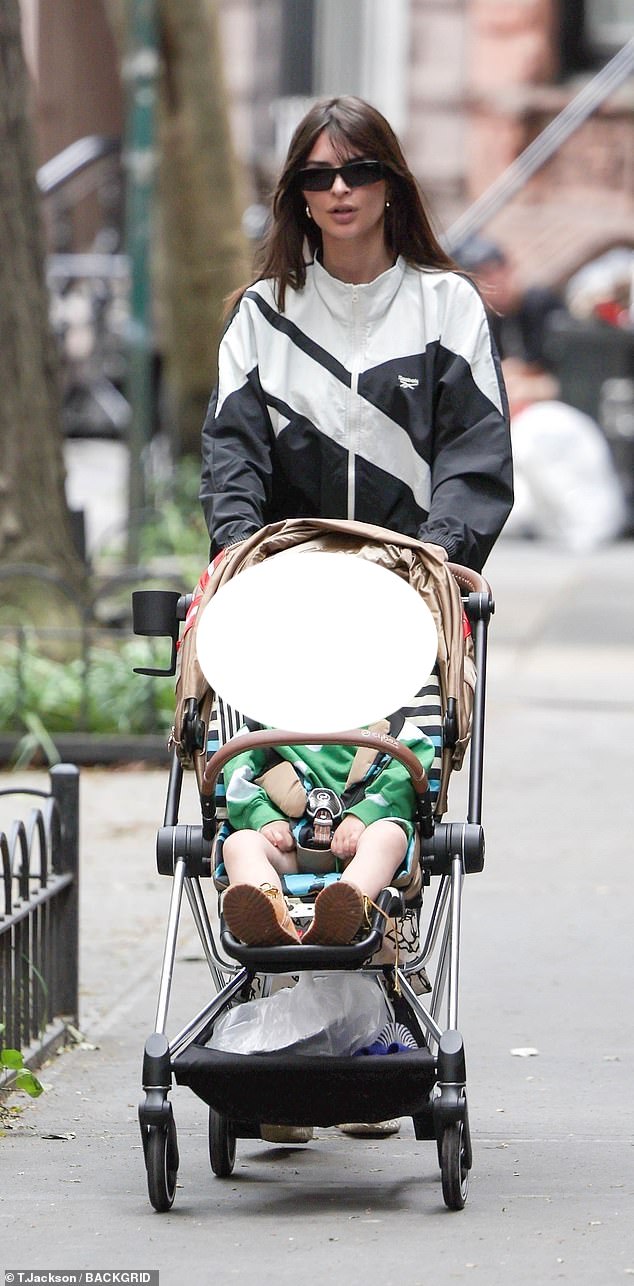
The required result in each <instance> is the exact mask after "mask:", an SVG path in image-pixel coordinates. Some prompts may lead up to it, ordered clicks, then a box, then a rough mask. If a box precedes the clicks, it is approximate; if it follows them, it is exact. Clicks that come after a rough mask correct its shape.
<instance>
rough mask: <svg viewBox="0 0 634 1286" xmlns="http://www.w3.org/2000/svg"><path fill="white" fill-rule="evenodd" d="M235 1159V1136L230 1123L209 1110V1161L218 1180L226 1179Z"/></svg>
mask: <svg viewBox="0 0 634 1286" xmlns="http://www.w3.org/2000/svg"><path fill="white" fill-rule="evenodd" d="M235 1159H236V1136H235V1134H234V1132H233V1130H232V1128H231V1122H230V1120H229V1118H228V1117H227V1116H223V1115H222V1113H221V1112H216V1111H215V1109H214V1108H213V1107H210V1109H209V1160H210V1162H211V1168H212V1170H213V1172H214V1174H215V1175H216V1177H217V1178H218V1179H228V1177H229V1175H230V1174H231V1173H232V1172H233V1167H234V1165H235Z"/></svg>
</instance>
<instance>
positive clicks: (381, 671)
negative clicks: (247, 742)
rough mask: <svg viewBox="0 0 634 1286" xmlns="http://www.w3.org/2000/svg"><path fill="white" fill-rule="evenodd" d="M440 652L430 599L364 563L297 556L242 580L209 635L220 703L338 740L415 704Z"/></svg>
mask: <svg viewBox="0 0 634 1286" xmlns="http://www.w3.org/2000/svg"><path fill="white" fill-rule="evenodd" d="M437 649H438V637H437V633H436V626H435V624H434V619H433V616H432V614H431V612H430V611H429V608H428V607H427V605H426V603H425V602H424V600H423V599H422V598H421V597H420V595H419V594H417V593H416V591H415V590H414V589H412V587H411V586H410V585H409V584H408V583H407V581H404V580H402V579H401V577H400V576H397V575H396V573H395V572H391V571H388V570H386V569H385V568H384V567H379V566H377V565H376V563H371V562H368V561H367V560H366V559H363V558H361V557H358V556H356V555H352V554H342V553H322V552H318V551H312V550H311V551H306V552H302V551H301V550H295V549H293V550H286V551H284V552H283V553H280V554H276V555H274V556H272V557H269V558H267V559H265V560H264V562H262V563H258V564H257V565H256V566H254V567H249V568H247V569H246V571H244V572H240V573H239V574H238V575H236V576H234V577H233V578H232V580H230V581H227V583H226V584H225V585H223V586H221V588H220V589H219V590H218V591H217V592H216V594H215V595H214V597H213V598H212V599H211V600H210V602H209V603H208V604H207V606H206V607H205V609H204V611H203V612H202V614H201V616H200V619H199V621H198V626H197V652H198V661H199V664H200V668H201V670H202V672H203V674H204V675H205V678H206V679H207V682H208V683H209V684H210V686H211V687H212V689H213V690H214V692H217V693H219V694H220V695H221V696H222V697H223V698H224V700H225V701H227V702H228V703H229V704H230V705H232V706H234V707H235V708H236V709H237V710H239V711H240V712H241V713H242V714H244V715H248V716H250V717H251V718H252V719H255V720H256V721H257V722H258V723H263V724H266V725H267V726H269V727H273V728H290V729H293V730H294V731H296V732H301V731H304V732H311V731H314V732H338V731H343V730H345V729H348V728H358V727H364V726H366V725H367V724H369V723H374V722H375V721H376V720H378V719H382V718H384V717H385V716H386V715H389V714H391V713H392V712H393V711H395V710H398V709H399V708H400V707H401V706H402V705H405V704H407V703H408V702H409V701H410V700H411V699H412V697H414V696H415V695H416V693H417V692H418V691H419V690H420V688H421V687H422V686H423V684H424V682H425V680H426V679H427V677H428V675H429V674H430V672H431V670H432V668H433V665H434V662H435V660H436V654H437Z"/></svg>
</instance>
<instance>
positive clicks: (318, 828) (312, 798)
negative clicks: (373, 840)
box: [306, 786, 343, 848]
mask: <svg viewBox="0 0 634 1286" xmlns="http://www.w3.org/2000/svg"><path fill="white" fill-rule="evenodd" d="M342 813H343V805H342V803H341V800H340V798H339V796H338V795H337V794H335V791H334V790H327V789H326V788H325V787H324V786H314V787H313V789H312V790H311V791H310V794H309V796H308V799H307V801H306V815H307V817H308V818H309V819H310V821H311V822H312V827H313V838H312V842H313V844H314V845H315V846H316V847H317V848H330V843H331V840H332V835H333V831H334V829H335V826H336V824H337V823H338V822H340V821H341V816H342Z"/></svg>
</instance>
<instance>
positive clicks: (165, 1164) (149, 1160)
mask: <svg viewBox="0 0 634 1286" xmlns="http://www.w3.org/2000/svg"><path fill="white" fill-rule="evenodd" d="M145 1165H146V1169H147V1186H148V1193H149V1197H150V1201H151V1203H152V1205H153V1206H154V1209H155V1210H157V1211H158V1212H159V1214H164V1213H165V1211H166V1210H171V1208H172V1206H173V1204H174V1196H175V1194H176V1176H177V1174H178V1149H177V1144H176V1125H175V1123H174V1119H173V1117H170V1121H169V1124H168V1125H167V1126H163V1125H150V1127H149V1129H148V1134H147V1145H146V1152H145Z"/></svg>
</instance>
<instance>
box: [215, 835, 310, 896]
mask: <svg viewBox="0 0 634 1286" xmlns="http://www.w3.org/2000/svg"><path fill="white" fill-rule="evenodd" d="M222 860H223V862H224V865H225V870H226V872H227V875H228V876H229V882H230V884H255V886H256V888H260V886H261V885H262V884H272V885H273V888H276V889H279V891H280V893H281V891H282V883H281V880H280V875H294V874H296V872H297V854H296V852H295V849H292V850H290V851H282V850H280V849H279V848H276V847H275V845H274V844H271V842H270V840H268V839H267V838H266V836H265V835H263V834H262V832H261V831H234V833H233V834H232V835H228V836H227V838H226V840H225V842H224V844H223V847H222Z"/></svg>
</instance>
